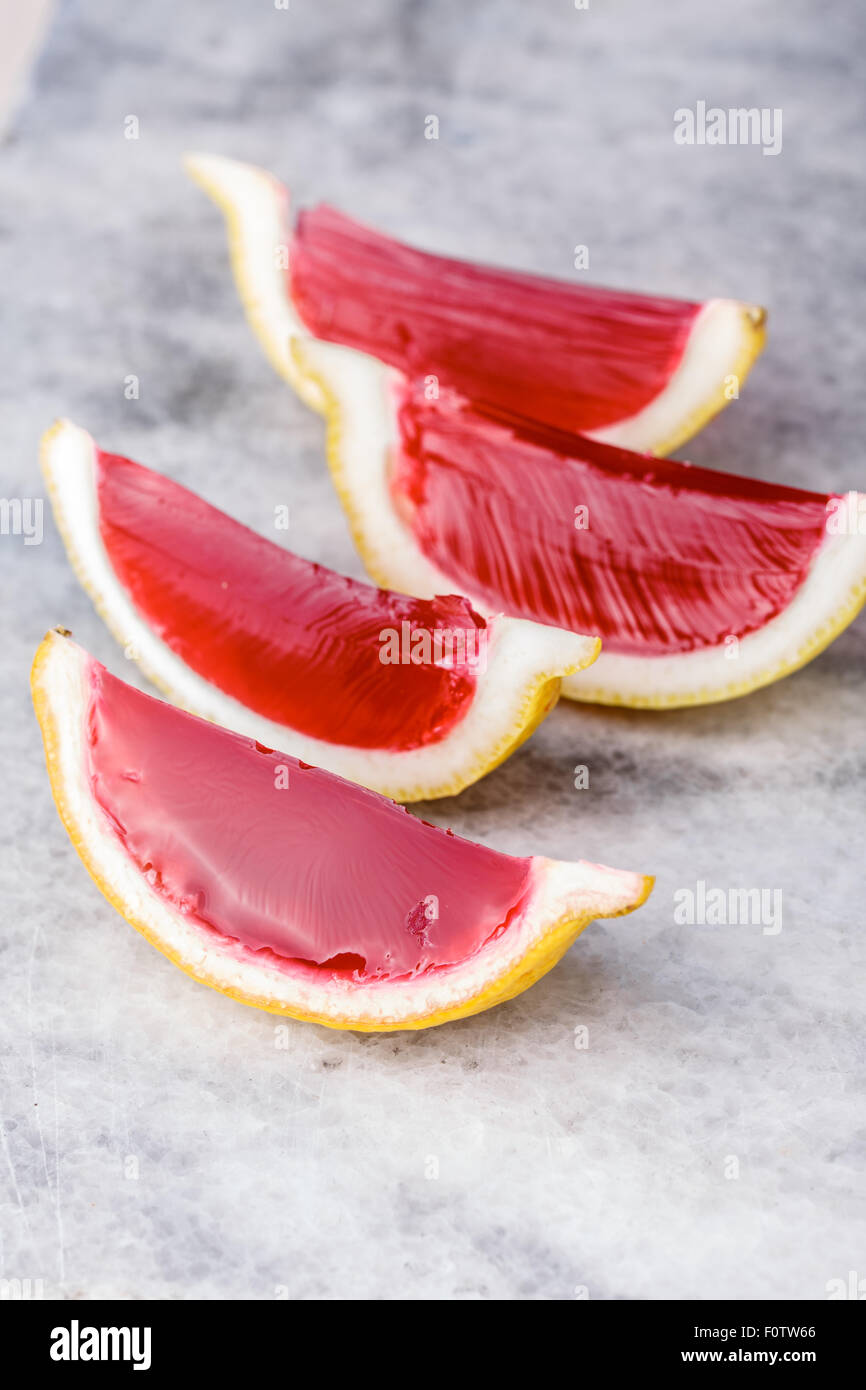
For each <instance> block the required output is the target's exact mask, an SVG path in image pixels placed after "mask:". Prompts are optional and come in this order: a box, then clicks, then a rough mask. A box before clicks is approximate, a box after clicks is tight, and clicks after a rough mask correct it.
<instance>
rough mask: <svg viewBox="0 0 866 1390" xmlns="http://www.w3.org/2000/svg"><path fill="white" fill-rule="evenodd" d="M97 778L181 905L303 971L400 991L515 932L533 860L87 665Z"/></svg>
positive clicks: (141, 856)
mask: <svg viewBox="0 0 866 1390" xmlns="http://www.w3.org/2000/svg"><path fill="white" fill-rule="evenodd" d="M90 680H91V689H90V698H89V705H88V711H87V730H86V733H87V754H86V756H87V761H88V772H89V776H90V779H91V785H92V789H93V792H94V796H95V798H96V801H97V802H98V803H99V805H100V806H101V807H102V809H103V810H104V812H105V813H106V815H107V816H108V818H109V820H110V822H111V824H112V826H113V828H114V830H115V832H116V833H117V835H118V836H119V838H120V840H121V841H122V843H123V845H124V846H125V848H126V850H127V852H128V854H129V855H130V856H131V858H132V860H133V861H134V863H135V864H136V865H137V866H138V868H139V869H140V870H141V872H142V874H144V875H145V877H146V878H147V880H148V882H149V883H150V884H151V885H152V887H154V888H155V889H156V890H157V891H158V892H159V893H160V894H162V895H163V896H164V897H165V898H166V899H167V900H168V901H169V902H171V903H172V904H173V905H174V906H175V907H178V908H179V909H180V910H181V911H183V912H184V913H187V914H189V915H190V917H191V918H193V919H195V920H196V921H198V922H199V923H201V924H203V925H204V926H206V927H209V928H212V929H213V930H214V931H217V932H219V933H220V934H221V935H222V936H224V937H229V938H232V939H233V940H235V941H237V942H240V943H241V944H242V945H243V946H245V947H248V948H250V949H252V950H254V951H268V952H272V953H273V954H274V955H275V956H276V957H279V958H280V959H282V960H285V961H286V963H287V966H288V965H291V967H292V968H295V969H301V970H303V969H316V968H326V969H328V970H329V971H330V972H332V973H337V974H339V975H342V976H345V978H346V979H347V981H351V980H352V979H353V978H355V979H358V978H364V979H371V978H398V977H401V976H402V977H405V976H411V975H415V974H417V973H419V972H421V971H427V970H435V969H438V968H441V967H445V966H448V965H450V964H454V963H456V962H458V961H462V960H465V959H466V958H467V957H468V956H471V955H472V954H473V952H475V951H476V950H478V949H479V948H480V947H481V946H482V945H483V944H484V943H485V941H487V940H488V939H490V938H491V937H492V936H495V935H497V934H498V933H499V932H501V931H503V930H505V929H506V927H507V925H508V923H509V921H510V920H511V918H512V917H513V915H514V914H515V913H516V912H517V911H519V909H520V907H521V905H522V904H523V902H524V900H525V897H526V894H527V892H528V890H529V888H530V880H531V861H530V860H528V859H518V858H513V857H511V856H510V855H505V854H499V853H497V852H495V851H494V850H489V849H485V848H484V847H483V846H480V845H475V844H471V843H470V842H469V841H467V840H462V839H458V838H457V837H456V836H454V835H452V834H451V832H450V831H445V830H439V829H437V828H436V827H434V826H430V825H427V824H425V822H423V821H421V820H418V819H416V818H415V817H413V816H410V815H409V813H408V812H407V811H405V810H404V809H403V808H402V807H400V806H397V805H396V804H395V803H394V802H392V801H388V800H387V799H386V798H384V797H381V796H378V795H376V793H375V792H371V791H367V790H366V789H364V788H363V787H359V786H356V785H354V784H353V783H350V782H345V781H343V780H342V779H341V778H339V777H334V776H332V775H331V774H330V773H327V772H323V771H320V770H319V769H317V768H314V767H310V766H309V765H308V764H305V763H302V762H298V761H297V759H294V758H289V757H287V756H286V755H285V754H283V753H279V752H275V751H272V750H270V749H265V748H263V747H262V746H261V745H259V744H257V743H254V742H253V741H252V740H251V739H246V738H242V737H241V736H240V735H237V734H233V733H229V732H228V731H226V730H225V729H221V728H219V727H217V726H216V725H214V724H210V723H208V722H207V721H205V720H201V719H197V718H195V717H194V716H193V715H190V714H186V713H184V712H183V711H181V710H178V709H175V708H174V707H173V706H171V705H167V704H165V703H163V702H162V701H161V700H155V699H153V698H152V697H150V696H148V695H143V694H142V693H141V692H140V691H138V690H135V689H134V688H133V687H131V686H129V685H126V684H125V683H124V682H123V681H120V680H118V679H117V678H116V677H114V676H112V675H111V674H110V673H109V672H108V671H106V669H105V668H104V667H103V666H101V665H100V664H99V663H98V662H91V664H90Z"/></svg>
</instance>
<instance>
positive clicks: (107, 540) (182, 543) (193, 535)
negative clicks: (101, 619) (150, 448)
mask: <svg viewBox="0 0 866 1390" xmlns="http://www.w3.org/2000/svg"><path fill="white" fill-rule="evenodd" d="M97 493H98V503H99V524H100V533H101V536H102V541H103V544H104V546H105V549H106V551H107V553H108V556H109V559H110V561H111V564H112V566H113V568H114V570H115V573H116V574H117V576H118V578H119V580H120V581H121V583H122V584H123V585H124V587H125V588H126V590H127V591H128V593H129V595H130V597H131V599H132V601H133V603H134V604H135V606H136V608H137V609H138V610H139V612H140V613H141V614H142V615H143V616H144V617H145V618H146V620H147V622H148V623H149V625H150V626H151V627H152V628H153V630H154V631H155V632H156V633H157V634H158V636H159V637H161V638H162V640H163V641H164V642H165V643H166V644H167V645H168V646H169V647H171V649H172V651H174V652H175V653H176V654H177V655H178V656H179V657H180V658H181V659H182V660H183V661H185V662H186V664H187V665H188V666H189V667H191V668H192V669H193V670H194V671H196V672H197V673H198V674H199V675H200V676H202V677H204V679H206V680H208V681H210V682H211V683H212V684H213V685H215V686H217V687H218V688H219V689H220V690H222V691H224V692H225V694H227V695H230V696H232V697H233V698H234V699H236V700H239V701H240V702H241V703H242V704H244V705H246V706H247V707H248V708H249V709H252V710H254V711H255V712H256V713H257V714H260V715H263V716H264V717H265V718H267V719H272V720H274V721H275V722H276V723H279V724H286V725H288V726H289V727H291V728H293V729H296V730H298V731H299V732H301V733H304V734H309V735H311V736H313V737H315V738H320V739H324V740H326V741H328V742H330V743H340V744H350V745H354V746H355V747H358V748H386V749H393V750H395V751H396V750H405V749H410V748H416V747H420V746H422V745H424V744H427V743H431V742H434V741H436V740H438V739H439V738H441V737H442V736H443V735H444V734H446V733H447V732H448V730H449V729H451V728H452V727H453V726H454V725H455V724H456V723H457V722H458V721H459V720H460V719H461V718H462V717H463V715H464V714H465V712H466V710H467V708H468V706H469V705H470V703H471V701H472V699H473V696H474V693H475V688H476V675H475V672H474V670H473V669H472V666H471V656H472V652H473V651H474V650H477V649H478V648H477V644H473V643H471V642H467V643H466V644H465V648H464V649H465V650H466V652H467V654H468V656H467V661H466V662H465V663H464V664H462V665H461V664H460V660H459V657H460V650H461V649H460V647H459V645H458V646H457V659H456V660H455V663H454V664H453V665H451V666H444V665H435V664H432V663H427V664H411V663H409V662H406V663H392V664H383V662H382V660H381V659H380V658H381V654H382V651H383V641H382V633H383V632H385V631H386V630H388V631H394V632H396V633H398V634H400V636H401V640H402V638H403V626H402V625H403V624H404V623H408V624H409V628H408V632H409V633H410V634H411V632H414V631H416V630H418V629H422V630H424V631H428V632H436V631H438V630H442V629H449V630H461V631H464V632H467V633H474V630H475V629H476V628H483V627H484V626H485V623H484V619H483V618H481V617H480V616H479V615H478V614H477V613H475V612H473V610H472V608H471V606H470V605H469V604H468V603H467V602H466V600H465V599H462V598H457V597H449V598H436V599H433V600H431V601H429V602H425V601H422V600H419V599H412V598H406V597H404V596H403V595H401V594H394V593H389V592H387V591H385V590H381V589H375V588H373V587H372V586H371V585H369V584H360V583H357V582H356V581H354V580H352V579H347V578H345V577H344V576H343V575H339V574H335V573H334V572H333V571H332V570H328V569H324V568H323V567H322V566H321V565H316V564H313V563H312V562H310V561H308V560H303V559H301V558H300V557H299V556H297V555H293V554H291V553H290V552H289V551H287V550H284V549H283V548H282V547H281V546H278V545H276V544H274V542H272V541H268V540H265V539H264V538H263V537H262V536H258V535H256V534H255V532H253V531H250V530H248V529H247V528H246V527H245V526H241V525H240V524H239V523H238V522H236V521H233V520H232V519H231V518H230V517H228V516H226V515H225V513H223V512H220V511H217V510H216V508H214V507H211V506H209V505H208V504H207V503H206V502H204V501H203V500H202V499H201V498H200V497H197V496H196V495H195V493H192V492H189V491H187V489H186V488H184V487H181V486H180V485H179V484H177V483H174V482H172V481H170V479H168V478H165V477H163V476H162V475H161V474H158V473H153V472H151V471H150V469H147V468H143V467H142V466H141V465H140V464H137V463H132V462H131V461H130V460H129V459H125V458H120V457H118V456H117V455H114V454H104V453H100V454H99V456H98V469H97ZM409 644H411V637H410V639H409ZM410 649H411V647H410Z"/></svg>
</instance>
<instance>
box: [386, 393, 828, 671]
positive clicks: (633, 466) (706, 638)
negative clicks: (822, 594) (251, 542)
mask: <svg viewBox="0 0 866 1390" xmlns="http://www.w3.org/2000/svg"><path fill="white" fill-rule="evenodd" d="M399 413H400V429H401V436H402V445H401V447H400V449H399V451H398V453H397V456H396V458H395V461H394V471H393V475H392V478H391V487H392V492H393V495H394V500H395V505H396V506H397V507H398V508H399V510H400V512H401V514H402V515H403V517H404V519H405V520H406V522H407V524H408V525H410V526H411V528H412V531H413V534H414V536H415V538H416V540H417V542H418V545H419V546H420V548H421V549H422V550H423V552H424V554H425V555H427V557H428V558H429V559H430V560H431V561H433V562H434V563H435V564H436V565H438V566H439V567H440V568H441V569H442V570H443V571H444V573H446V574H447V575H448V576H449V580H450V581H451V582H453V583H454V584H455V585H457V586H459V587H460V588H462V589H463V590H464V591H465V592H466V593H470V594H473V595H474V596H475V599H476V601H483V602H484V603H485V604H487V605H489V606H490V607H491V608H493V609H496V610H500V609H501V610H504V611H505V612H507V613H511V614H513V615H515V616H518V617H526V618H533V619H535V620H536V621H538V622H542V623H550V624H553V625H556V626H558V627H564V628H571V629H573V630H575V631H578V632H587V633H593V634H597V635H599V636H600V637H601V638H602V641H603V644H604V649H605V650H606V651H608V652H622V653H627V654H633V655H637V656H663V655H670V654H674V653H678V652H688V651H693V650H695V649H698V648H700V647H703V646H715V645H717V644H719V643H721V642H723V641H724V639H725V637H727V636H730V635H735V636H737V637H742V636H745V635H746V634H747V633H748V632H752V631H754V630H756V629H758V628H760V627H762V626H763V625H764V624H765V623H766V622H767V621H768V620H769V619H771V618H773V617H774V616H775V615H776V614H777V613H780V612H781V611H782V609H784V608H785V607H786V606H787V605H788V604H789V603H790V601H791V598H792V597H793V595H794V593H795V591H796V590H797V588H798V587H799V586H800V584H801V583H802V582H803V580H804V578H805V576H806V573H807V571H808V569H809V566H810V563H811V561H812V559H813V556H814V554H815V551H816V549H817V547H818V545H819V544H820V542H821V540H822V538H823V536H824V533H825V531H824V528H825V521H826V514H827V504H828V500H829V499H828V497H827V496H826V495H824V494H822V493H815V492H805V491H801V490H800V489H797V488H791V487H778V486H774V485H773V484H770V483H763V482H756V481H752V480H751V479H748V478H739V477H736V476H734V475H731V474H726V473H717V472H714V471H710V470H708V469H703V468H695V467H693V466H692V465H691V464H688V463H679V462H676V461H674V460H670V459H658V458H655V457H652V456H650V455H644V454H636V453H632V452H631V451H627V450H623V449H615V448H612V447H611V446H609V445H605V444H600V443H596V442H595V441H593V440H590V439H586V438H582V437H580V436H573V435H569V434H566V433H564V432H562V431H556V430H552V429H549V428H547V427H545V426H543V425H536V424H534V423H530V422H528V421H525V420H517V419H516V418H513V417H512V418H508V417H505V416H504V415H496V416H494V414H493V413H492V412H491V413H481V412H480V411H478V410H470V409H469V408H467V407H464V406H462V405H461V403H460V402H459V401H456V400H455V399H453V398H452V399H445V398H443V399H442V400H440V401H439V402H438V403H436V404H433V403H427V402H424V401H422V400H421V399H420V394H419V393H418V392H415V393H414V395H412V396H410V395H409V394H408V393H407V395H406V398H405V400H404V401H403V403H402V405H401V407H400V412H399ZM584 508H585V511H580V510H578V509H584Z"/></svg>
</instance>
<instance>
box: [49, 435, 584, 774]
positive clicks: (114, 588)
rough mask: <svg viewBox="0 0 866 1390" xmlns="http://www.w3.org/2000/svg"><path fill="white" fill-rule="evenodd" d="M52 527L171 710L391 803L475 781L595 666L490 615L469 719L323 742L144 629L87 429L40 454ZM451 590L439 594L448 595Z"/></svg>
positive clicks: (552, 640) (517, 623)
mask: <svg viewBox="0 0 866 1390" xmlns="http://www.w3.org/2000/svg"><path fill="white" fill-rule="evenodd" d="M42 463H43V471H44V473H45V476H46V479H47V480H48V482H49V485H50V489H51V496H52V501H53V504H54V508H55V512H56V515H57V520H58V525H59V526H60V529H61V532H62V534H63V536H64V539H65V540H66V544H67V547H68V549H69V552H70V555H71V558H72V560H73V563H74V564H75V567H76V570H77V571H78V574H79V577H80V579H81V580H82V582H83V583H84V585H85V587H86V589H87V590H88V592H89V593H90V595H91V597H92V598H93V599H94V601H95V602H96V603H97V606H98V607H99V609H100V611H101V612H102V615H103V617H104V618H105V620H106V622H107V623H108V625H109V627H110V628H111V630H112V632H113V633H114V635H115V636H116V637H117V638H118V640H119V641H120V642H121V643H122V645H123V646H124V648H125V649H126V651H127V654H128V655H130V656H131V657H133V658H134V659H135V660H136V661H137V662H138V663H139V664H140V666H141V668H142V670H143V671H145V673H146V674H148V675H150V676H151V677H152V678H153V679H154V680H155V681H156V683H157V684H158V685H160V686H162V687H163V688H164V689H165V690H167V691H170V692H171V694H172V696H173V698H174V699H175V700H176V701H177V703H179V704H182V705H183V706H184V708H186V709H188V710H190V711H192V712H193V713H194V714H199V715H202V716H203V717H204V718H206V719H211V720H213V721H215V722H216V723H219V724H223V725H224V726H226V727H227V728H230V729H234V730H235V731H236V732H237V733H241V734H246V735H247V736H248V737H250V738H255V739H258V741H259V742H260V743H264V744H266V745H267V746H268V747H271V748H281V749H283V750H284V751H285V752H288V753H292V754H293V755H294V756H295V757H298V758H302V759H303V760H304V762H309V763H313V764H315V766H317V767H324V768H327V769H328V771H330V772H336V773H338V774H339V775H340V776H341V777H347V778H349V779H350V780H351V781H353V782H360V783H362V784H363V785H364V786H368V787H372V788H373V790H375V791H380V792H382V793H384V794H385V795H386V796H392V797H394V798H395V799H396V800H398V801H399V800H420V799H422V798H426V797H432V796H436V795H437V794H439V795H441V794H443V793H442V792H441V791H438V790H437V789H439V788H446V789H447V791H448V794H451V793H452V792H453V791H456V790H458V789H459V787H460V786H465V785H467V783H469V782H471V781H474V780H475V777H476V776H480V775H481V774H482V772H483V771H485V770H486V769H487V767H489V766H490V764H491V763H492V761H493V760H494V758H495V756H496V753H497V750H499V749H501V748H502V747H503V746H505V745H506V744H507V743H508V741H509V740H512V741H513V739H514V737H515V734H516V732H517V731H518V730H519V729H520V728H521V727H523V726H525V724H526V719H527V707H528V706H529V705H530V704H531V702H532V699H533V696H534V694H535V693H537V691H538V687H539V683H540V682H542V681H543V680H548V679H550V680H554V679H556V678H557V677H559V676H561V675H562V674H563V673H565V672H567V671H570V670H571V671H573V670H575V669H576V668H578V667H580V666H582V665H585V664H587V663H588V662H590V661H591V660H592V659H593V656H594V653H595V651H596V650H597V646H598V644H597V642H596V641H595V639H593V638H588V637H582V636H579V635H578V634H576V633H569V632H564V631H561V630H560V629H557V628H550V627H544V626H542V625H541V624H538V623H532V622H525V621H523V620H520V619H515V618H507V617H504V616H502V615H499V616H498V617H492V618H491V620H490V624H489V637H488V642H487V649H486V653H485V655H486V662H485V664H484V668H483V669H482V670H480V671H479V674H478V677H477V684H476V690H475V695H474V698H473V700H472V702H471V704H470V705H469V707H468V709H467V711H466V713H465V715H464V716H463V718H462V719H460V721H459V722H458V723H457V724H456V725H454V727H453V728H452V729H451V730H450V731H449V732H448V733H446V734H445V735H444V736H443V737H442V738H440V739H439V740H438V741H437V742H434V743H430V744H427V745H426V746H424V747H421V748H412V749H409V750H407V751H403V752H392V751H389V750H387V749H369V748H356V747H353V746H351V745H346V744H335V743H328V742H325V741H324V740H322V739H318V738H314V737H311V736H310V735H308V734H304V733H301V732H299V731H298V730H296V729H292V728H289V727H287V726H286V725H283V724H277V723H274V722H273V721H272V720H269V719H265V718H263V717H262V716H261V715H258V714H256V713H255V712H254V711H253V710H250V709H247V708H246V707H245V706H244V705H242V704H240V703H239V702H238V701H237V700H234V699H232V698H231V697H230V696H228V695H226V694H224V693H223V691H221V690H219V689H217V687H216V686H214V685H212V684H211V683H210V682H209V681H207V680H205V679H204V677H202V676H201V675H199V674H198V673H197V672H195V671H194V670H192V669H191V668H190V667H189V666H188V665H187V664H186V663H185V662H184V661H183V660H182V659H181V658H180V657H179V656H178V655H177V654H176V653H175V652H174V651H172V649H171V647H169V646H168V645H167V644H166V643H165V642H164V641H163V640H162V638H161V637H159V636H158V635H157V633H156V632H154V630H153V629H152V628H151V627H150V626H149V624H148V622H147V621H146V619H145V618H144V617H143V616H142V615H141V614H140V613H139V612H138V610H137V609H136V608H135V606H134V604H133V603H132V600H131V599H130V597H129V595H128V594H127V592H126V590H125V589H124V587H123V585H122V584H121V583H120V581H119V579H118V578H117V575H116V574H115V571H114V569H113V567H112V564H111V560H110V558H109V556H108V553H107V552H106V549H105V546H104V545H103V542H102V537H101V535H100V530H99V503H98V498H97V490H96V473H95V467H96V446H95V444H94V441H93V440H92V438H91V437H90V435H89V434H88V433H87V432H86V430H83V429H81V428H80V427H79V426H77V425H74V424H72V423H71V422H70V421H61V422H60V423H59V424H58V425H57V426H55V428H54V429H53V430H52V431H51V432H50V433H49V435H48V436H47V438H46V442H45V445H44V447H43V460H42ZM451 588H453V586H451V587H450V588H449V587H446V589H444V590H442V589H440V591H439V592H440V593H445V592H450V591H451Z"/></svg>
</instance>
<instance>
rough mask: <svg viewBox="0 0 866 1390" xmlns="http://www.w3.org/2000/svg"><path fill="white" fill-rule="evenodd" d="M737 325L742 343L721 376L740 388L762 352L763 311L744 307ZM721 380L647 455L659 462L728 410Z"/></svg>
mask: <svg viewBox="0 0 866 1390" xmlns="http://www.w3.org/2000/svg"><path fill="white" fill-rule="evenodd" d="M741 325H742V339H741V342H740V347H739V351H738V353H737V355H736V357H735V358H734V360H733V362H732V364H731V369H730V371H729V372H726V373H725V374H724V376H735V377H736V378H737V380H738V382H739V385H740V386H742V384H743V382H744V381H745V380H746V378H747V377H748V375H749V373H750V372H751V370H752V368H753V366H754V365H755V363H756V362H757V360H758V358H759V357H760V355H761V353H762V352H763V350H764V345H765V343H766V341H767V310H766V309H765V308H764V307H763V305H761V304H747V305H744V306H743V310H742V315H741ZM724 376H723V378H722V380H721V381H720V382H719V384H718V385H717V386H716V388H715V390H714V391H712V392H711V393H710V394H709V395H708V396H707V398H706V400H704V401H701V402H700V404H699V405H697V406H695V408H694V410H692V411H691V412H690V413H689V414H688V415H686V416H684V418H683V419H682V421H681V422H680V424H679V427H678V428H677V429H674V430H671V431H670V433H669V434H667V435H663V436H662V438H661V439H660V440H658V441H657V442H656V443H654V444H651V445H650V446H649V448H648V451H647V452H648V453H651V454H656V455H658V457H659V458H664V457H665V456H666V455H667V454H672V453H673V451H674V449H679V448H680V446H681V445H683V444H685V443H686V442H687V441H688V440H689V439H693V438H694V436H695V435H696V434H700V432H701V430H702V429H704V427H705V426H706V425H708V424H709V423H710V421H711V420H713V419H715V417H716V416H717V415H718V414H719V413H720V412H721V411H722V410H724V409H725V407H726V406H729V405H730V404H731V402H730V400H729V399H728V397H727V396H726V395H725V386H724Z"/></svg>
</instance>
